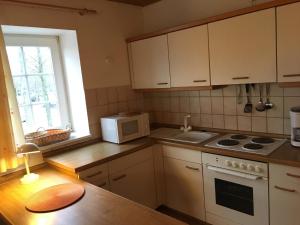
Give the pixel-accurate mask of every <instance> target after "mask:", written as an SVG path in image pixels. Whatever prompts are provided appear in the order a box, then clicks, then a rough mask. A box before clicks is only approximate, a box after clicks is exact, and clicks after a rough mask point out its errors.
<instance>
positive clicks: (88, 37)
mask: <svg viewBox="0 0 300 225" xmlns="http://www.w3.org/2000/svg"><path fill="white" fill-rule="evenodd" d="M35 1H37V0H35ZM37 2H38V1H37ZM39 2H42V3H47V2H48V3H50V4H58V5H66V6H73V7H83V8H85V7H86V8H90V9H96V10H97V11H98V12H99V14H98V15H87V16H80V15H78V14H74V13H69V12H63V11H55V10H48V9H38V8H27V7H21V6H16V5H8V4H3V3H0V24H2V25H3V24H4V25H20V26H33V27H49V28H62V29H68V28H69V29H76V30H77V35H78V44H79V51H80V57H81V64H82V72H83V80H84V85H85V88H86V89H91V88H99V87H110V86H121V85H128V84H129V83H130V76H129V66H128V58H127V46H126V43H125V38H126V37H129V36H132V35H137V34H140V33H141V32H142V30H143V18H142V10H141V9H140V8H139V7H135V6H129V5H125V4H118V3H113V2H109V1H105V0H72V1H71V0H39ZM106 57H109V58H111V59H112V63H111V64H109V63H105V58H106Z"/></svg>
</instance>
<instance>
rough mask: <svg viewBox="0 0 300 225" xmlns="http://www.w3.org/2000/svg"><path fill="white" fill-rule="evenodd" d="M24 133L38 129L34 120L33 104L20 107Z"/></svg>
mask: <svg viewBox="0 0 300 225" xmlns="http://www.w3.org/2000/svg"><path fill="white" fill-rule="evenodd" d="M19 110H20V114H21V119H22V125H23V130H24V133H25V134H26V133H29V132H33V131H35V130H36V128H35V126H34V121H33V117H32V116H33V115H32V111H31V106H24V107H22V106H21V107H19Z"/></svg>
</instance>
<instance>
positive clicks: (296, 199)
mask: <svg viewBox="0 0 300 225" xmlns="http://www.w3.org/2000/svg"><path fill="white" fill-rule="evenodd" d="M299 209H300V168H294V167H289V166H283V165H277V164H270V225H299V224H300V213H299Z"/></svg>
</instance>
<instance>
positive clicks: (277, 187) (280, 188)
mask: <svg viewBox="0 0 300 225" xmlns="http://www.w3.org/2000/svg"><path fill="white" fill-rule="evenodd" d="M274 188H276V189H278V190H281V191H287V192H293V193H294V192H296V190H294V189H288V188H283V187H279V186H277V185H276V186H274Z"/></svg>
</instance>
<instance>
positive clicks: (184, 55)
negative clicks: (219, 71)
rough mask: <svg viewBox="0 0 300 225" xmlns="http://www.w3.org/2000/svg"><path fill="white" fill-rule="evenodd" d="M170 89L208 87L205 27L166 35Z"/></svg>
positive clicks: (206, 32) (208, 74)
mask: <svg viewBox="0 0 300 225" xmlns="http://www.w3.org/2000/svg"><path fill="white" fill-rule="evenodd" d="M168 44H169V59H170V75H171V87H192V86H209V85H210V72H209V53H208V31H207V25H203V26H198V27H194V28H190V29H186V30H181V31H177V32H173V33H170V34H168Z"/></svg>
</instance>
